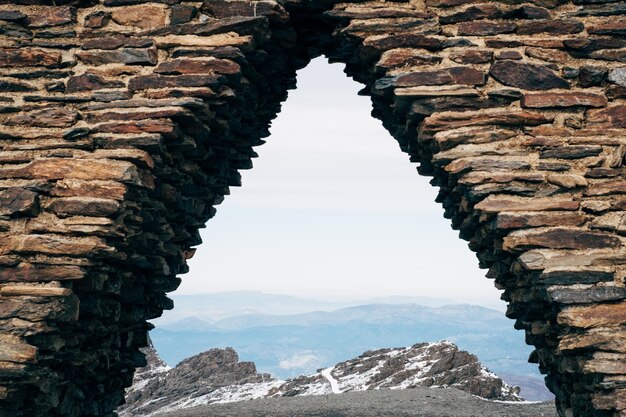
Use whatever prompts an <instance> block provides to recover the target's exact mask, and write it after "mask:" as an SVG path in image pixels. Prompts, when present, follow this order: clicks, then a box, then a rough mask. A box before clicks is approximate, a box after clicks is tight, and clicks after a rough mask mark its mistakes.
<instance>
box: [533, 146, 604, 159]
mask: <svg viewBox="0 0 626 417" xmlns="http://www.w3.org/2000/svg"><path fill="white" fill-rule="evenodd" d="M602 151H603V148H602V146H599V145H566V146H552V147H547V148H546V149H544V150H542V151H541V152H540V153H539V158H541V159H548V158H556V159H581V158H588V157H592V156H598V155H600V154H601V153H602Z"/></svg>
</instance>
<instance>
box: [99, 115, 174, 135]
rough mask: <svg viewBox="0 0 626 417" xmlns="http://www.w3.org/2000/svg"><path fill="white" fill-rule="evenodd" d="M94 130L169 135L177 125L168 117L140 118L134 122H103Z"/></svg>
mask: <svg viewBox="0 0 626 417" xmlns="http://www.w3.org/2000/svg"><path fill="white" fill-rule="evenodd" d="M94 130H95V131H96V132H100V133H123V134H139V133H160V134H163V135H169V134H172V133H173V132H174V130H175V126H174V123H173V122H172V121H171V120H168V119H147V120H138V121H136V122H134V123H121V122H120V123H103V124H101V125H99V126H98V127H96V128H95V129H94Z"/></svg>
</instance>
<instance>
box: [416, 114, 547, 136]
mask: <svg viewBox="0 0 626 417" xmlns="http://www.w3.org/2000/svg"><path fill="white" fill-rule="evenodd" d="M553 119H554V117H553V116H546V115H543V114H541V113H531V112H525V111H514V110H507V111H503V110H491V111H482V112H462V113H453V112H447V113H435V114H433V115H432V116H430V117H428V118H426V119H425V120H424V122H422V125H421V130H422V131H426V132H428V131H431V130H433V131H439V130H444V129H445V130H449V129H455V128H461V127H469V126H485V125H498V126H515V127H519V126H536V125H541V124H544V123H550V122H551V121H552V120H553Z"/></svg>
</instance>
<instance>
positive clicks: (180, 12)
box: [170, 4, 198, 25]
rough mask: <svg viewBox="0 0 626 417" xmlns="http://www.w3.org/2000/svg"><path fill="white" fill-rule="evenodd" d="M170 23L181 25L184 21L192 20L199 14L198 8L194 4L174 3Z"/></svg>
mask: <svg viewBox="0 0 626 417" xmlns="http://www.w3.org/2000/svg"><path fill="white" fill-rule="evenodd" d="M170 10H171V15H170V24H171V25H180V24H182V23H187V22H189V21H190V20H192V19H193V18H194V17H196V15H197V14H198V9H196V8H195V7H194V6H189V5H180V4H177V5H174V6H172V7H171V8H170Z"/></svg>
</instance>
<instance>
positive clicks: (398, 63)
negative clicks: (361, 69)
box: [376, 48, 443, 69]
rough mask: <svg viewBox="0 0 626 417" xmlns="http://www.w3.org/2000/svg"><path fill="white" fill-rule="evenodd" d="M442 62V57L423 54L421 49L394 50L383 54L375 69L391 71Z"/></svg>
mask: <svg viewBox="0 0 626 417" xmlns="http://www.w3.org/2000/svg"><path fill="white" fill-rule="evenodd" d="M442 60H443V58H442V57H440V56H437V55H432V54H427V53H424V51H423V50H421V49H413V48H396V49H391V50H389V51H385V52H383V54H382V55H381V57H380V59H379V60H378V63H377V64H376V67H377V68H382V69H393V68H398V67H404V66H417V65H420V64H437V63H439V62H441V61H442Z"/></svg>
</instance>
